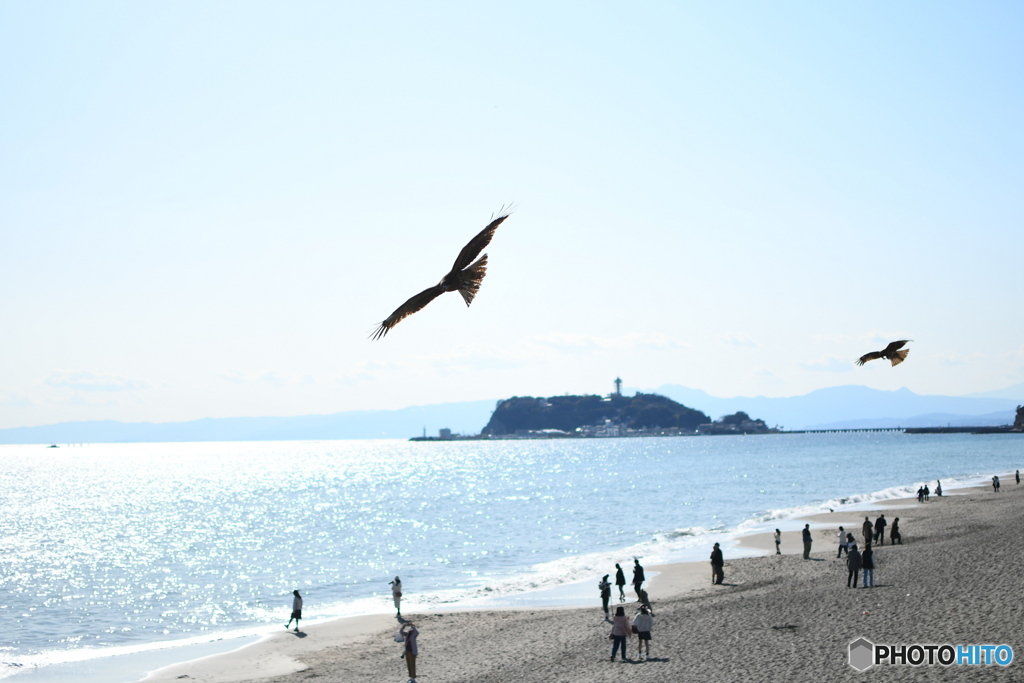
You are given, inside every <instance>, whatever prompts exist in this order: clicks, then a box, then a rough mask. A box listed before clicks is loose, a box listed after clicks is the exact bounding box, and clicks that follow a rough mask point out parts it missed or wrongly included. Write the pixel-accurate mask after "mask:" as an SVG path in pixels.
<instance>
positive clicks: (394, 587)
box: [388, 576, 402, 617]
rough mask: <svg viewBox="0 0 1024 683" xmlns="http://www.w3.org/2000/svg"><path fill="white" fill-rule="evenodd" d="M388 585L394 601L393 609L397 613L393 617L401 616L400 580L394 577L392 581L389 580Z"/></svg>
mask: <svg viewBox="0 0 1024 683" xmlns="http://www.w3.org/2000/svg"><path fill="white" fill-rule="evenodd" d="M388 585H389V586H391V599H392V600H394V601H395V609H396V610H398V613H397V614H396V615H395V617H401V616H402V580H401V579H400V578H398V577H397V576H396V577H395V580H394V581H389V582H388Z"/></svg>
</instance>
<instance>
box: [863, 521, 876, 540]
mask: <svg viewBox="0 0 1024 683" xmlns="http://www.w3.org/2000/svg"><path fill="white" fill-rule="evenodd" d="M860 532H861V534H862V535H863V536H864V542H865V543H871V537H872V536H873V535H874V533H875V527H874V525H873V524H872V523H871V519H870V518H868V516H867V515H864V523H863V524H861V525H860Z"/></svg>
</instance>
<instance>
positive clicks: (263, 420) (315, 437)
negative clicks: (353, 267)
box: [0, 401, 497, 444]
mask: <svg viewBox="0 0 1024 683" xmlns="http://www.w3.org/2000/svg"><path fill="white" fill-rule="evenodd" d="M496 403H497V401H466V402H462V403H440V404H436V405H431V406H413V407H411V408H403V409H401V410H354V411H349V412H344V413H334V414H332V415H303V416H300V417H221V418H205V419H202V420H193V421H191V422H156V423H154V422H115V421H113V420H103V421H93V422H61V423H59V424H53V425H43V426H39V427H16V428H13V429H0V444H15V443H55V444H63V443H124V442H154V441H306V440H312V441H321V440H325V441H326V440H332V439H408V438H409V437H411V436H417V435H420V434H422V433H423V432H424V430H426V432H427V433H428V434H433V435H436V434H437V432H438V430H439V429H441V428H442V427H448V428H450V429H451V430H452V431H454V432H464V433H467V434H475V433H477V432H479V431H480V429H481V428H482V427H483V426H484V425H485V424H487V421H488V420H489V419H490V418H491V412H492V411H493V410H494V406H495V404H496Z"/></svg>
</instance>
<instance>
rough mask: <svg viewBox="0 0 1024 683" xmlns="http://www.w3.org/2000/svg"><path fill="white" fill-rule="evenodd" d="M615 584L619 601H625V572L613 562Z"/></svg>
mask: <svg viewBox="0 0 1024 683" xmlns="http://www.w3.org/2000/svg"><path fill="white" fill-rule="evenodd" d="M615 585H616V586H618V587H619V602H626V574H625V572H623V571H622V567H620V566H619V563H618V562H616V563H615Z"/></svg>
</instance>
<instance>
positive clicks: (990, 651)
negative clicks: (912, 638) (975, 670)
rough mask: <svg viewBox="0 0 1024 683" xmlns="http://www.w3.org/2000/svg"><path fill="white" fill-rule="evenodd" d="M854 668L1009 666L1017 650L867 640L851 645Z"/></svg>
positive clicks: (850, 651)
mask: <svg viewBox="0 0 1024 683" xmlns="http://www.w3.org/2000/svg"><path fill="white" fill-rule="evenodd" d="M849 654H850V659H849V662H850V666H852V667H853V668H854V669H856V670H857V671H864V670H866V669H870V668H871V667H872V666H874V665H875V664H909V665H910V666H922V665H929V666H930V665H934V664H938V665H940V666H1009V665H1010V663H1011V662H1013V648H1012V647H1010V646H1009V645H948V644H947V645H917V644H915V645H875V644H874V643H872V642H871V641H870V640H868V639H867V638H858V639H857V640H855V641H853V642H852V643H850V647H849Z"/></svg>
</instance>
